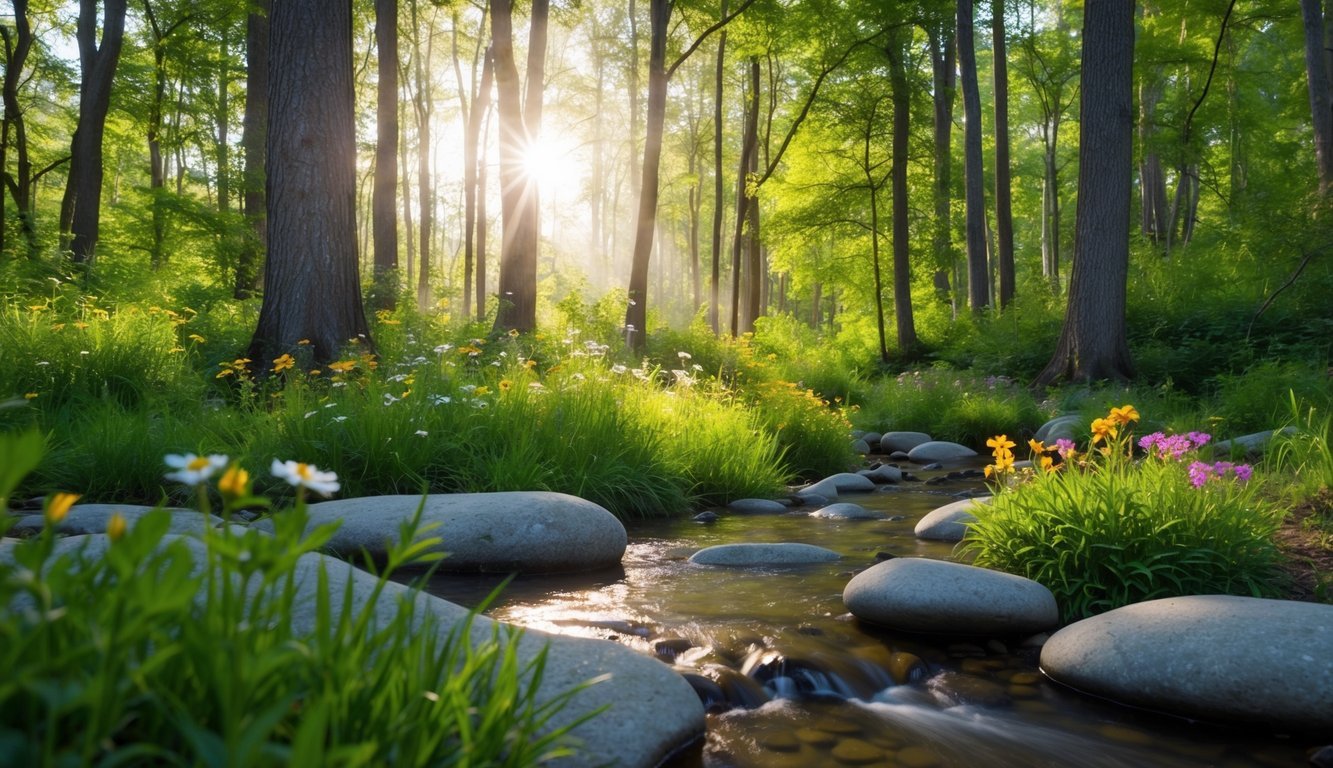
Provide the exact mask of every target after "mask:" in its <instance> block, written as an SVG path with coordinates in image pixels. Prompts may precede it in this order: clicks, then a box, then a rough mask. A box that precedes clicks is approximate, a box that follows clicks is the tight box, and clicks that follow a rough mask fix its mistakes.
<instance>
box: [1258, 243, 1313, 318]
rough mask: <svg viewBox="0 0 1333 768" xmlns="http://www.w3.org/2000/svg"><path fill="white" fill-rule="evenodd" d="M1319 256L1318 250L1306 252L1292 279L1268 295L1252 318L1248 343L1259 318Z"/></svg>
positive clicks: (1288, 279)
mask: <svg viewBox="0 0 1333 768" xmlns="http://www.w3.org/2000/svg"><path fill="white" fill-rule="evenodd" d="M1318 255H1319V249H1318V248H1316V249H1315V250H1312V251H1306V253H1305V258H1303V259H1301V263H1300V264H1298V265H1297V266H1296V271H1295V272H1292V273H1291V277H1289V278H1287V282H1285V283H1283V284H1282V285H1280V286H1278V288H1277V290H1275V291H1273V292H1272V293H1270V294H1268V298H1266V299H1264V303H1263V304H1261V305H1259V311H1258V312H1255V313H1254V317H1252V318H1250V327H1249V328H1247V329H1246V330H1245V340H1246V341H1249V340H1250V334H1251V333H1253V332H1254V324H1255V322H1257V321H1258V320H1259V316H1260V315H1262V314H1263V313H1265V312H1267V311H1268V308H1269V307H1271V306H1273V302H1274V301H1275V300H1276V299H1277V297H1278V294H1280V293H1282V292H1283V291H1285V290H1287V289H1288V288H1290V287H1291V286H1292V284H1293V283H1295V282H1296V278H1298V277H1300V276H1301V273H1302V272H1304V271H1305V268H1306V267H1308V266H1310V261H1311V260H1312V259H1314V257H1315V256H1318Z"/></svg>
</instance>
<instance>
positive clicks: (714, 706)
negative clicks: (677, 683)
mask: <svg viewBox="0 0 1333 768" xmlns="http://www.w3.org/2000/svg"><path fill="white" fill-rule="evenodd" d="M678 672H679V674H680V676H681V677H683V678H685V682H687V683H689V684H690V687H691V688H693V689H694V693H695V694H696V695H697V696H698V697H699V703H701V704H703V706H704V709H705V710H707V711H708V712H725V711H726V710H728V709H731V708H732V706H733V705H732V704H731V703H730V702H728V701H727V695H726V693H724V692H723V691H722V686H720V685H718V684H717V682H716V681H713V680H710V679H708V678H707V677H704V676H703V675H701V674H698V673H697V672H689V671H686V670H678Z"/></svg>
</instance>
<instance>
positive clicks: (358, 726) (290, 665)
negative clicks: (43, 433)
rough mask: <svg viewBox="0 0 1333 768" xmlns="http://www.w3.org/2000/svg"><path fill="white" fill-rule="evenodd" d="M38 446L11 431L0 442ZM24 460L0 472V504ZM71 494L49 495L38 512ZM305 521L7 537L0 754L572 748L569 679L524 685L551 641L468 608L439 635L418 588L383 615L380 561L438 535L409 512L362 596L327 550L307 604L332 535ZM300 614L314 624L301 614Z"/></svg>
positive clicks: (333, 757) (153, 517) (438, 755)
mask: <svg viewBox="0 0 1333 768" xmlns="http://www.w3.org/2000/svg"><path fill="white" fill-rule="evenodd" d="M23 441H26V442H23ZM20 442H23V444H22V445H20ZM31 442H32V438H31V436H29V437H24V438H12V437H10V438H4V439H3V441H0V456H4V455H6V454H7V453H9V452H13V451H15V450H18V449H20V448H21V449H23V450H24V451H25V453H26V452H29V451H30V450H31V449H32V448H33V447H34V446H33V445H32V444H31ZM17 474H19V473H18V472H12V471H11V472H6V473H5V474H4V475H0V500H3V499H4V498H5V497H7V496H8V495H9V493H11V492H12V490H13V486H14V485H15V484H16V483H17V481H18V480H17V477H16V475H17ZM62 501H63V502H65V503H64V504H62ZM68 501H69V499H68V497H66V498H65V499H63V500H61V499H55V500H53V501H50V502H48V506H47V510H46V515H47V517H48V521H51V520H57V519H59V518H60V517H62V516H63V514H64V510H66V509H68V506H67V502H68ZM306 520H307V518H306V515H305V512H304V508H303V506H302V505H300V504H298V505H297V508H295V509H293V510H286V511H282V512H280V513H279V514H278V515H277V516H275V518H274V522H275V529H276V535H273V536H270V535H268V534H264V533H262V532H259V531H257V530H250V531H248V532H245V533H236V532H234V531H232V530H230V529H227V528H223V529H219V530H216V531H214V530H211V529H210V530H208V531H206V532H205V534H204V536H203V539H202V540H201V541H200V540H193V539H186V538H184V537H168V536H166V532H167V528H168V525H169V522H170V520H169V516H168V514H167V513H166V512H163V511H157V512H154V513H151V514H149V515H148V516H145V517H143V518H140V519H139V520H138V521H137V522H136V524H135V525H134V526H133V527H131V528H129V530H128V531H126V526H125V524H124V522H123V521H120V523H119V524H117V523H116V522H115V518H113V522H112V523H111V524H110V525H109V526H108V535H107V537H106V538H105V539H101V540H100V541H99V540H87V539H84V540H83V541H84V542H85V545H80V544H75V543H74V542H76V541H79V540H78V539H66V540H62V539H57V538H56V537H55V536H54V535H53V532H52V528H51V526H50V525H48V526H47V527H46V528H45V529H44V530H43V532H42V533H41V534H39V535H38V536H36V537H34V538H32V539H29V540H26V541H23V542H20V543H9V542H7V543H6V544H5V546H4V547H3V548H2V549H0V606H5V607H6V610H4V611H3V612H0V637H2V638H3V642H0V664H3V666H4V669H5V670H7V671H6V674H5V678H4V680H3V681H2V682H0V765H3V766H10V765H12V766H28V765H94V764H96V765H123V764H153V765H217V766H222V765H344V766H353V765H371V764H378V765H386V764H392V765H454V764H470V765H506V766H525V765H534V764H537V763H539V762H542V761H544V760H547V759H550V758H552V757H556V756H561V755H569V754H572V751H571V748H570V746H569V744H568V742H567V734H568V730H569V728H570V727H573V726H567V727H560V728H548V725H549V722H550V719H551V717H552V716H553V715H554V714H555V713H556V712H558V711H559V710H560V708H561V707H563V706H564V704H565V703H566V702H567V701H568V699H569V697H570V696H572V695H573V694H574V692H575V691H569V692H565V693H563V694H560V695H557V696H555V697H553V698H551V699H549V700H548V701H547V702H546V703H539V702H538V701H537V700H536V699H535V697H534V694H535V692H536V691H537V690H538V687H539V685H540V684H541V679H542V666H543V661H544V655H538V656H537V657H535V658H534V659H533V660H532V661H531V662H528V663H526V664H524V663H521V662H520V661H519V659H518V657H517V655H516V654H517V643H516V642H515V641H516V639H517V635H518V631H517V630H513V629H506V630H500V629H498V627H499V625H498V624H497V625H496V627H497V629H495V630H494V631H493V632H492V634H491V635H490V637H489V638H488V639H486V640H484V641H483V642H480V643H478V644H475V645H474V644H473V640H472V632H471V624H472V619H471V616H469V618H468V620H467V621H465V622H462V623H461V624H460V625H459V626H457V627H454V628H451V630H450V631H449V632H448V633H444V632H441V631H439V630H438V629H437V628H435V627H434V626H433V619H432V618H431V617H430V616H414V615H413V611H414V605H415V602H416V601H415V600H414V597H415V595H416V592H415V590H409V591H407V592H405V593H404V594H403V595H402V596H401V599H399V600H398V603H397V606H398V610H397V612H396V613H395V615H394V618H392V619H391V620H386V619H383V618H378V617H377V616H378V611H377V608H381V607H382V605H381V603H382V602H384V601H387V600H389V599H390V596H391V595H392V594H393V592H394V591H395V590H396V587H395V588H394V589H393V590H389V591H386V587H389V581H388V579H389V575H390V573H391V572H392V571H393V570H394V569H396V568H398V567H401V566H402V565H405V564H408V563H412V562H425V561H427V560H428V559H429V558H428V557H427V556H426V555H425V554H424V553H425V552H426V550H427V549H428V548H429V547H430V546H433V545H434V544H435V543H438V539H427V540H418V539H416V533H417V531H416V525H415V524H413V525H410V526H405V528H404V530H403V531H402V532H401V540H400V542H399V544H398V546H397V547H396V548H395V549H394V551H393V553H392V554H391V555H390V556H389V558H388V564H387V566H386V568H385V570H384V571H383V572H382V573H381V574H380V575H379V576H378V578H377V580H376V581H375V583H374V588H373V590H372V594H369V595H367V596H365V597H364V599H357V600H353V599H352V584H351V582H350V581H348V582H347V585H346V589H345V590H339V589H333V592H334V594H332V595H331V594H330V589H331V588H330V581H331V580H330V579H329V573H328V572H327V571H326V570H325V565H324V564H321V565H320V566H319V569H318V572H317V577H318V581H317V584H316V585H315V588H316V589H317V594H316V598H315V600H314V604H313V605H306V604H305V603H304V601H302V602H301V603H300V604H298V602H297V596H296V595H297V592H296V588H295V584H296V581H295V579H296V578H297V567H298V561H299V560H300V559H301V557H302V555H305V554H306V553H310V552H312V551H314V550H315V549H316V548H318V547H319V546H320V544H321V543H322V542H324V541H326V540H327V538H328V536H329V535H330V534H331V533H332V528H331V527H323V528H320V529H318V530H317V531H315V532H314V533H313V534H311V535H309V536H304V535H303V531H304V530H305V527H306ZM7 527H8V526H7V524H6V523H4V522H0V529H2V528H7ZM0 533H3V530H0ZM307 586H308V585H307ZM339 591H341V592H342V594H341V599H340V598H339V595H338V594H337V593H338V592H339ZM311 609H313V615H314V619H313V626H312V627H311V628H308V629H296V628H294V627H293V616H294V614H296V613H298V611H299V612H301V613H305V614H306V615H309V611H310V610H311Z"/></svg>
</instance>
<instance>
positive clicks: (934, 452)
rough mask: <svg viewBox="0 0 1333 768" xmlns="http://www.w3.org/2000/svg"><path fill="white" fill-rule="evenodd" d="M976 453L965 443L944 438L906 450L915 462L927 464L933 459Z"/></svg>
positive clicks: (947, 458) (947, 459)
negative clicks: (951, 441) (952, 441)
mask: <svg viewBox="0 0 1333 768" xmlns="http://www.w3.org/2000/svg"><path fill="white" fill-rule="evenodd" d="M976 455H977V452H976V451H974V450H972V449H971V448H968V447H967V446H966V445H959V444H958V443H950V442H948V441H945V440H932V441H930V442H929V443H922V444H921V445H918V446H917V447H915V448H913V449H912V450H911V451H908V453H907V458H908V460H910V461H913V462H916V463H917V464H929V463H931V462H935V461H957V460H958V459H970V458H972V457H973V456H976Z"/></svg>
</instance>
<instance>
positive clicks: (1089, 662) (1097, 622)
mask: <svg viewBox="0 0 1333 768" xmlns="http://www.w3.org/2000/svg"><path fill="white" fill-rule="evenodd" d="M1041 668H1042V671H1044V672H1045V673H1046V674H1047V675H1049V676H1050V677H1051V678H1053V679H1054V680H1056V681H1057V682H1060V683H1063V684H1065V685H1067V686H1069V687H1071V688H1075V689H1078V690H1081V691H1086V692H1088V693H1091V694H1094V695H1096V696H1100V697H1103V698H1107V699H1111V700H1114V701H1118V702H1122V703H1125V704H1130V705H1132V706H1137V707H1144V708H1147V709H1154V710H1158V711H1163V712H1170V713H1172V714H1177V715H1182V716H1184V717H1190V718H1201V719H1206V720H1236V721H1243V722H1245V723H1247V724H1254V723H1259V724H1263V725H1267V726H1269V727H1271V728H1276V729H1280V730H1283V731H1289V730H1291V729H1308V730H1311V731H1322V732H1324V733H1329V732H1333V605H1321V604H1317V603H1300V602H1293V601H1287V600H1265V599H1260V598H1254V597H1235V596H1230V595H1196V596H1190V597H1171V598H1164V599H1161V600H1149V601H1146V602H1142V603H1137V604H1134V605H1128V606H1125V607H1123V608H1117V609H1115V610H1113V611H1108V612H1106V613H1103V614H1101V615H1099V616H1094V617H1092V618H1090V619H1084V620H1083V621H1079V622H1075V623H1074V624H1071V625H1069V626H1067V627H1065V628H1064V629H1062V630H1060V631H1059V632H1056V633H1055V634H1054V635H1052V636H1051V638H1050V640H1048V641H1046V644H1045V645H1044V646H1043V647H1042V650H1041Z"/></svg>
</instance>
